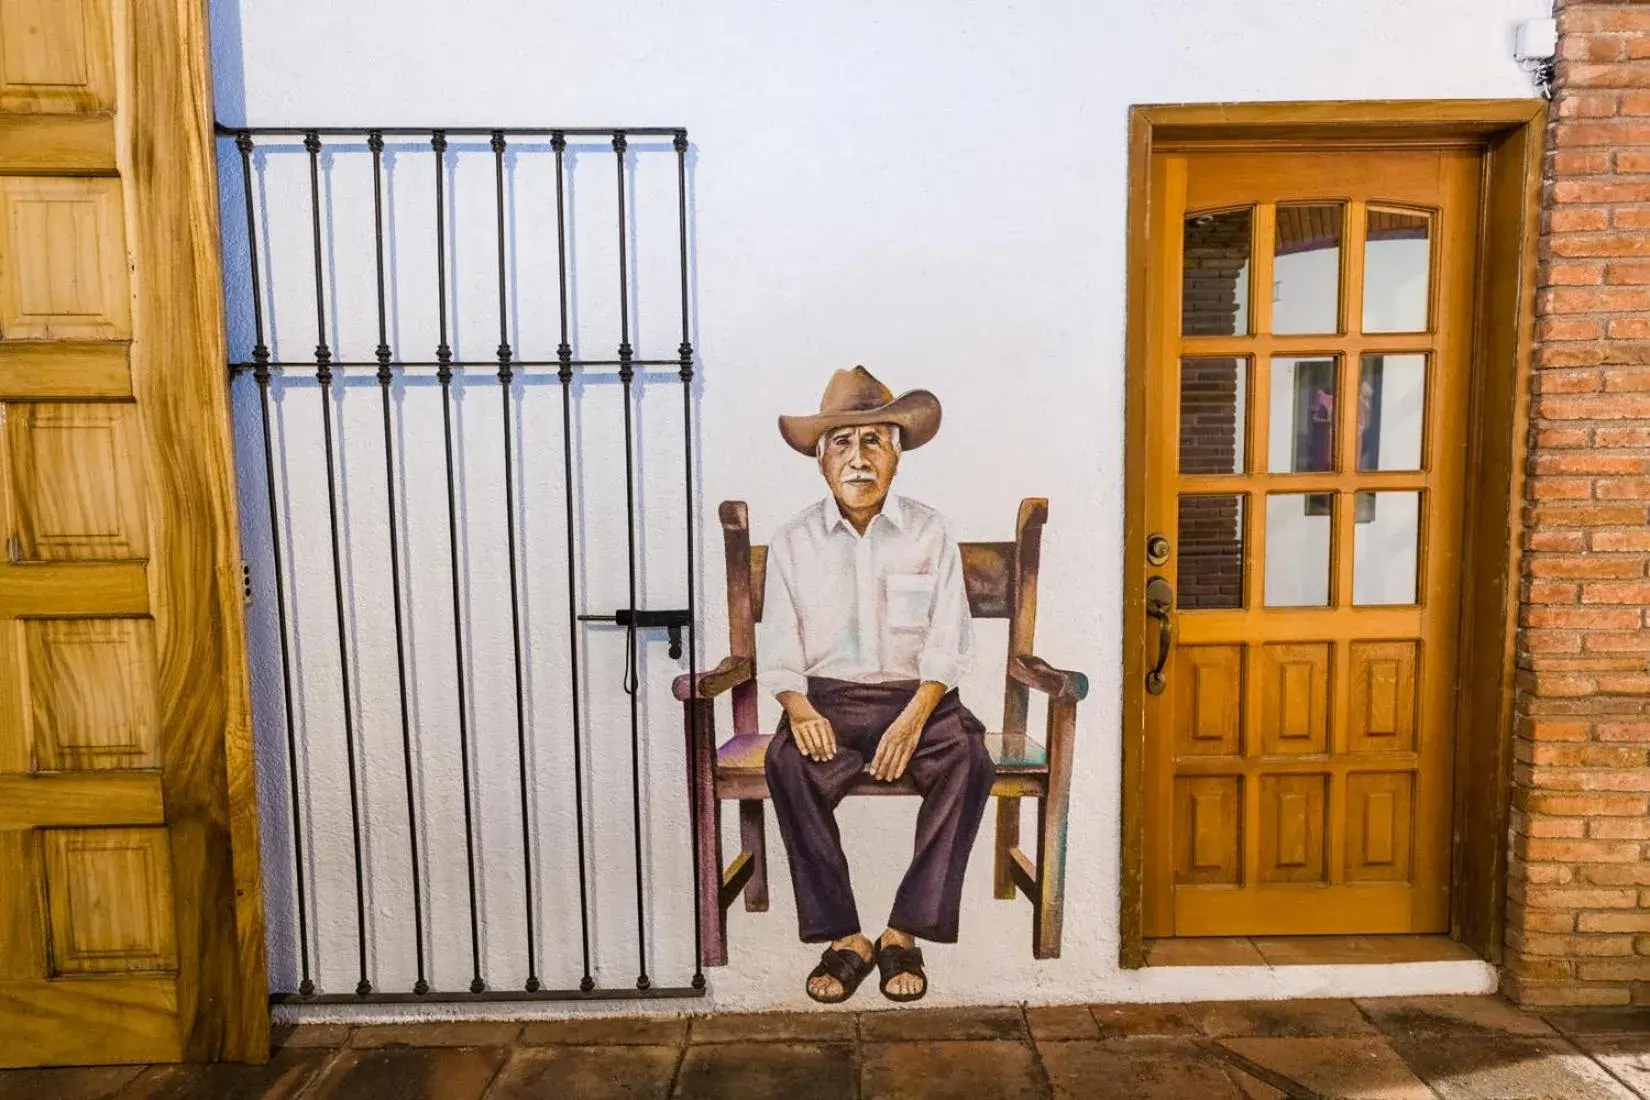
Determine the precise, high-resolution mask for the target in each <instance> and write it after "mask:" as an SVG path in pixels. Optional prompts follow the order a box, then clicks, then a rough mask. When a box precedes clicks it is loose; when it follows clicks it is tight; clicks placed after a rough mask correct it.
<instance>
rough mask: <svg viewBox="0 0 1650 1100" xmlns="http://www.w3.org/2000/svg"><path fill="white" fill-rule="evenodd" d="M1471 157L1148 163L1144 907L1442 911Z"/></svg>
mask: <svg viewBox="0 0 1650 1100" xmlns="http://www.w3.org/2000/svg"><path fill="white" fill-rule="evenodd" d="M1480 169H1481V163H1480V157H1479V155H1478V154H1477V153H1476V152H1473V151H1470V150H1467V149H1464V148H1463V149H1454V148H1436V147H1435V148H1421V149H1412V150H1394V151H1388V152H1381V153H1370V152H1367V151H1363V152H1358V151H1346V152H1316V151H1314V152H1298V151H1282V150H1280V151H1275V152H1264V151H1257V152H1196V153H1187V154H1184V155H1176V154H1174V153H1164V154H1160V155H1158V156H1157V157H1156V158H1155V163H1154V165H1153V172H1154V180H1153V193H1154V194H1155V195H1157V196H1160V197H1161V198H1162V200H1163V201H1162V202H1161V203H1160V205H1159V206H1158V208H1157V210H1156V211H1155V213H1154V219H1155V224H1154V227H1153V238H1154V239H1155V240H1157V241H1160V242H1163V244H1162V246H1161V249H1160V250H1159V251H1157V252H1156V253H1155V254H1154V255H1153V257H1152V282H1151V290H1150V292H1149V293H1150V301H1151V302H1152V306H1151V309H1150V316H1149V319H1148V323H1150V324H1151V325H1152V326H1153V346H1154V347H1155V349H1156V353H1155V354H1154V355H1153V357H1152V361H1151V362H1150V364H1149V368H1148V369H1149V372H1150V373H1149V377H1148V384H1147V389H1148V399H1147V400H1148V408H1147V423H1148V430H1147V453H1148V459H1147V465H1146V478H1147V486H1146V531H1147V532H1148V538H1149V541H1148V543H1147V558H1148V564H1147V574H1148V588H1147V601H1148V605H1149V611H1150V615H1151V618H1150V622H1149V625H1148V626H1147V629H1146V631H1145V645H1146V648H1147V653H1146V667H1147V668H1148V669H1152V668H1154V667H1156V666H1157V663H1158V660H1159V657H1160V656H1161V658H1162V664H1161V672H1160V673H1159V674H1158V675H1156V676H1153V677H1151V678H1149V680H1148V683H1147V685H1146V689H1147V696H1146V698H1147V703H1146V723H1147V725H1146V744H1147V750H1146V767H1145V781H1146V788H1145V789H1146V798H1147V817H1146V850H1145V869H1146V875H1145V887H1146V888H1145V898H1144V900H1145V932H1146V934H1147V935H1155V936H1168V935H1179V936H1199V935H1261V934H1270V935H1285V934H1290V935H1299V934H1311V933H1339V934H1352V933H1396V932H1444V931H1447V929H1448V920H1449V873H1450V872H1449V868H1450V850H1449V845H1450V803H1451V777H1450V762H1451V752H1452V741H1453V731H1452V729H1451V724H1452V712H1453V690H1454V684H1455V674H1456V672H1455V670H1456V629H1457V591H1458V582H1459V577H1458V570H1459V568H1460V556H1461V555H1460V548H1461V539H1462V523H1461V516H1462V511H1463V500H1462V494H1463V476H1464V471H1463V461H1464V456H1465V447H1466V432H1465V430H1464V428H1465V416H1466V393H1467V382H1468V365H1469V353H1470V342H1471V337H1472V333H1471V310H1472V301H1471V297H1472V287H1473V270H1472V269H1473V258H1474V249H1475V237H1476V232H1477V231H1476V225H1477V201H1478V183H1479V176H1480Z"/></svg>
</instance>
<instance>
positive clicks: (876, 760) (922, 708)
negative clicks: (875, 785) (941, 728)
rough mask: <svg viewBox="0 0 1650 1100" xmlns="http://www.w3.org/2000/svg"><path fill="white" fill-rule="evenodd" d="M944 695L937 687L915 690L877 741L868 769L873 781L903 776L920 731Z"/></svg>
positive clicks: (924, 687)
mask: <svg viewBox="0 0 1650 1100" xmlns="http://www.w3.org/2000/svg"><path fill="white" fill-rule="evenodd" d="M944 695H945V687H944V685H941V684H935V683H924V684H923V685H922V686H921V687H919V688H917V693H916V694H915V695H913V696H912V697H911V701H910V702H909V703H907V704H905V709H904V710H902V711H900V713H899V717H898V718H896V719H894V721H893V723H892V724H891V725H890V726H889V727H888V728H887V729H886V730H884V731H883V733H882V740H880V741H878V742H877V754H876V755H875V756H874V757H872V758H871V765H870V768H869V769H868V770H869V771H870V773H871V777H872V778H873V779H877V780H880V781H881V782H884V783H893V782H896V781H897V780H898V779H899V777H900V776H902V775H904V774H905V769H906V767H907V765H909V764H910V763H911V756H912V754H914V753H915V752H916V751H917V741H918V740H919V739H921V737H922V728H923V727H924V726H926V725H927V724H928V718H929V716H930V715H931V714H933V713H934V708H935V707H937V706H939V703H940V699H941V698H943V697H944Z"/></svg>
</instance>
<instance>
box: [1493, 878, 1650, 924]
mask: <svg viewBox="0 0 1650 1100" xmlns="http://www.w3.org/2000/svg"><path fill="white" fill-rule="evenodd" d="M1638 903H1639V895H1638V891H1637V890H1628V889H1600V888H1592V887H1584V886H1542V887H1530V888H1529V889H1527V890H1525V891H1524V904H1526V905H1528V906H1531V907H1532V908H1542V909H1632V908H1634V907H1635V906H1637V905H1638ZM1583 920H1585V915H1584V916H1583ZM1583 930H1584V931H1589V929H1583ZM1647 930H1650V929H1647ZM1598 931H1601V932H1602V931H1627V929H1599V930H1598ZM1633 931H1637V929H1634V930H1633Z"/></svg>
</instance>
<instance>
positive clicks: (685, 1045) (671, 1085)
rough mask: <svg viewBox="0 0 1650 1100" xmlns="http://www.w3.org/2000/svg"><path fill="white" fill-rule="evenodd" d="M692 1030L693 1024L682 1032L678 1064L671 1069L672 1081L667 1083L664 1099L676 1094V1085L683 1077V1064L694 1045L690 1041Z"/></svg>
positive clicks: (667, 1099) (677, 1051) (677, 1056)
mask: <svg viewBox="0 0 1650 1100" xmlns="http://www.w3.org/2000/svg"><path fill="white" fill-rule="evenodd" d="M692 1030H693V1025H692V1024H689V1025H688V1027H687V1029H686V1030H684V1031H683V1032H682V1041H681V1042H680V1043H678V1044H677V1049H676V1064H675V1065H674V1066H672V1067H671V1069H670V1081H669V1082H668V1083H667V1084H666V1085H665V1096H664V1100H670V1098H671V1097H673V1096H675V1095H676V1085H677V1084H678V1083H679V1082H680V1081H681V1079H682V1066H683V1065H684V1064H685V1063H686V1062H687V1056H688V1050H689V1048H690V1047H691V1046H692V1044H691V1043H689V1042H688V1037H689V1034H690V1032H691V1031H692Z"/></svg>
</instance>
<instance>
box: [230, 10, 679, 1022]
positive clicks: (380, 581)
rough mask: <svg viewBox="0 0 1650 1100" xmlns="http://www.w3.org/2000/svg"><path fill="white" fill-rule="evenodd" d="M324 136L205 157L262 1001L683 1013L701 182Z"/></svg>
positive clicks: (575, 158) (598, 157)
mask: <svg viewBox="0 0 1650 1100" xmlns="http://www.w3.org/2000/svg"><path fill="white" fill-rule="evenodd" d="M212 15H213V29H214V37H215V41H214V58H215V62H216V69H217V82H218V98H219V109H220V118H222V119H224V120H226V121H228V122H229V123H230V124H231V125H239V124H242V123H243V122H244V121H245V120H244V99H243V96H242V89H243V86H242V75H243V71H242V69H241V64H242V60H241V52H240V42H239V36H240V27H239V11H238V5H237V4H235V3H234V2H233V0H224V2H219V3H214V4H213V7H212ZM260 121H265V120H260ZM268 121H280V122H287V121H293V120H268ZM296 121H299V122H300V123H302V122H304V121H306V120H296ZM382 121H385V122H387V123H393V122H397V121H400V120H382ZM317 137H318V138H319V143H318V144H317V142H314V141H311V142H309V143H308V146H307V147H306V144H305V138H304V135H303V134H302V132H301V131H300V132H298V133H295V134H293V135H270V136H267V137H266V136H264V135H254V136H253V141H252V147H251V148H250V149H244V150H243V149H241V148H237V145H236V142H235V141H234V139H233V138H226V139H224V140H222V141H221V142H220V146H219V152H220V156H221V158H222V160H221V165H222V170H221V172H220V206H221V209H222V211H223V214H224V217H223V222H224V240H225V249H224V254H225V283H226V287H225V292H226V300H227V303H228V312H229V332H230V347H231V357H232V359H234V360H236V361H237V362H238V363H240V364H242V365H243V366H244V367H245V368H247V369H245V370H244V371H243V372H242V373H241V374H240V375H238V377H237V381H236V382H235V384H234V387H233V396H234V409H235V417H236V440H237V466H238V474H239V481H240V486H241V489H240V492H241V498H242V499H241V519H242V538H243V543H244V546H245V554H246V556H247V558H248V560H249V562H250V564H251V568H252V571H253V596H254V603H253V606H252V608H251V609H250V613H249V618H248V629H249V632H250V635H251V636H250V639H249V641H250V645H251V653H252V663H253V681H254V699H255V716H256V726H257V744H258V758H259V795H260V806H261V808H262V811H263V822H264V850H265V851H264V854H265V861H264V863H265V890H266V906H267V910H268V914H269V916H268V926H269V929H270V953H271V958H270V966H271V974H272V983H273V984H274V986H275V988H276V989H277V990H279V991H283V992H285V991H298V990H300V989H306V990H307V989H310V988H313V989H314V991H315V992H316V993H319V994H328V993H343V994H349V993H351V992H353V991H359V990H361V989H371V990H373V991H375V992H404V991H408V990H414V989H422V988H426V987H427V988H432V989H434V990H436V991H463V990H475V989H477V988H481V987H485V988H486V989H489V990H533V989H535V988H542V989H551V990H555V989H577V988H579V987H580V986H581V985H593V986H595V987H598V988H603V989H614V990H628V991H631V992H634V991H635V990H636V989H637V988H638V986H639V985H645V986H647V987H651V988H654V989H655V991H657V990H658V988H659V987H666V990H667V991H668V990H669V989H670V988H676V987H685V986H687V985H688V980H689V977H690V976H691V975H692V973H693V972H694V970H695V963H694V944H693V934H694V928H693V919H692V913H693V901H692V893H691V890H692V883H691V876H690V874H689V871H688V867H689V864H690V854H689V851H688V849H687V844H688V840H687V837H688V828H687V826H688V813H687V798H686V788H685V784H684V782H683V779H682V777H683V775H684V774H685V767H686V761H685V759H684V755H683V746H682V742H681V737H680V734H679V732H678V731H679V729H680V725H679V713H680V712H679V709H678V708H677V706H676V705H675V704H674V703H673V701H672V700H671V699H670V696H669V681H670V679H671V677H672V676H673V675H674V674H676V673H678V672H683V671H687V670H688V668H689V661H688V659H687V656H686V655H684V657H683V659H682V660H680V661H678V660H675V659H672V658H671V657H669V656H668V654H667V653H665V652H663V650H664V649H665V648H666V647H667V646H668V645H669V640H668V638H666V637H665V636H664V635H663V634H662V633H659V632H653V631H633V630H631V629H627V628H625V627H624V626H622V625H619V624H616V623H615V622H614V621H613V620H614V618H615V610H616V609H624V608H629V607H643V608H652V609H660V608H684V607H685V606H686V605H687V604H688V602H689V599H690V596H689V590H690V584H689V573H688V566H687V540H688V537H689V536H688V520H689V516H690V512H689V503H690V499H691V496H692V495H693V494H694V493H695V490H694V489H693V486H694V485H696V484H697V481H698V478H699V476H700V472H699V470H698V469H697V460H696V459H694V460H693V463H692V464H693V466H694V467H695V468H693V469H692V470H691V472H690V471H689V461H690V457H691V456H692V455H695V454H697V453H698V448H697V445H696V444H697V440H695V439H693V437H692V435H691V424H689V423H685V421H686V420H687V418H689V417H690V416H691V414H692V413H693V411H694V410H696V409H697V405H698V401H699V398H700V388H701V383H700V382H699V381H698V379H697V376H696V374H690V375H689V377H688V378H687V379H684V378H683V377H682V373H683V371H682V366H683V355H684V352H685V353H686V354H687V355H688V356H691V355H692V352H691V350H690V349H691V344H692V343H693V342H694V339H693V338H694V335H695V333H694V330H693V328H692V316H693V312H692V308H691V307H692V305H693V304H694V297H695V293H696V285H695V280H694V278H693V257H694V252H695V248H694V246H695V242H694V240H693V238H692V234H691V226H692V206H693V175H694V167H695V159H696V158H695V152H694V150H692V149H691V148H687V149H685V150H683V151H682V153H683V155H682V156H681V159H680V161H679V160H678V150H677V148H676V147H675V146H674V144H673V142H672V140H671V138H670V135H669V133H668V132H667V133H666V134H664V135H663V138H662V140H661V139H660V138H658V137H653V136H649V137H645V138H644V137H640V136H637V137H633V138H631V140H629V141H628V143H625V142H622V141H621V142H620V143H619V146H620V149H619V153H620V155H618V156H616V155H615V148H614V143H613V141H612V137H611V135H578V136H570V137H569V138H568V140H567V143H566V149H565V155H561V153H562V151H561V150H560V149H557V148H555V147H554V146H553V144H552V141H551V138H550V135H549V134H548V132H546V133H544V134H542V135H530V136H519V137H518V136H516V135H509V136H507V137H506V138H505V140H504V142H503V144H502V148H495V142H494V141H492V140H490V135H489V134H487V133H482V134H480V135H470V134H462V135H460V134H453V135H451V136H450V137H449V139H448V142H447V148H446V149H445V150H444V151H442V152H441V154H440V155H439V156H438V155H437V153H436V151H435V150H434V149H433V148H432V145H431V139H430V137H429V136H426V135H425V134H422V133H421V134H418V135H415V136H408V135H404V134H399V133H397V134H391V135H386V137H385V139H384V141H383V144H382V148H381V151H379V155H378V156H375V155H374V154H375V150H374V149H373V148H372V147H371V145H370V144H369V141H368V139H367V135H366V132H365V131H357V132H355V133H354V134H348V135H340V134H328V133H322V134H319V135H317ZM243 144H244V143H243ZM626 146H627V147H626ZM243 163H244V164H245V166H246V167H247V168H248V169H249V171H248V172H247V173H246V174H245V175H243V172H242V165H243ZM679 173H680V175H679ZM558 203H559V208H558ZM438 209H439V210H440V211H441V214H440V219H439V220H438V219H437V217H436V211H437V210H438ZM438 225H439V227H440V228H439V231H438V229H437V226H438ZM254 233H255V234H256V236H255V239H254V237H253V234H254ZM254 246H255V248H256V252H255V253H254ZM254 255H255V261H254ZM266 353H267V354H266ZM627 360H628V364H627V362H626V361H627ZM690 362H692V365H693V366H694V367H695V368H697V366H698V364H697V362H696V361H693V360H691V359H690ZM264 367H267V368H268V369H267V370H265V369H263V368H264ZM690 444H693V445H694V446H693V447H692V449H691V451H690ZM695 519H696V517H695ZM695 534H696V533H695ZM698 560H699V561H700V562H702V561H703V555H702V554H701V555H699V557H698ZM699 580H700V578H699V577H697V576H695V577H694V578H693V582H694V585H698V582H699ZM585 615H589V616H597V617H605V619H606V620H607V621H606V622H602V621H599V618H598V621H588V622H580V621H578V617H579V616H585ZM690 640H691V639H690ZM661 734H663V735H662V736H661ZM308 983H312V985H311V984H308Z"/></svg>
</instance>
